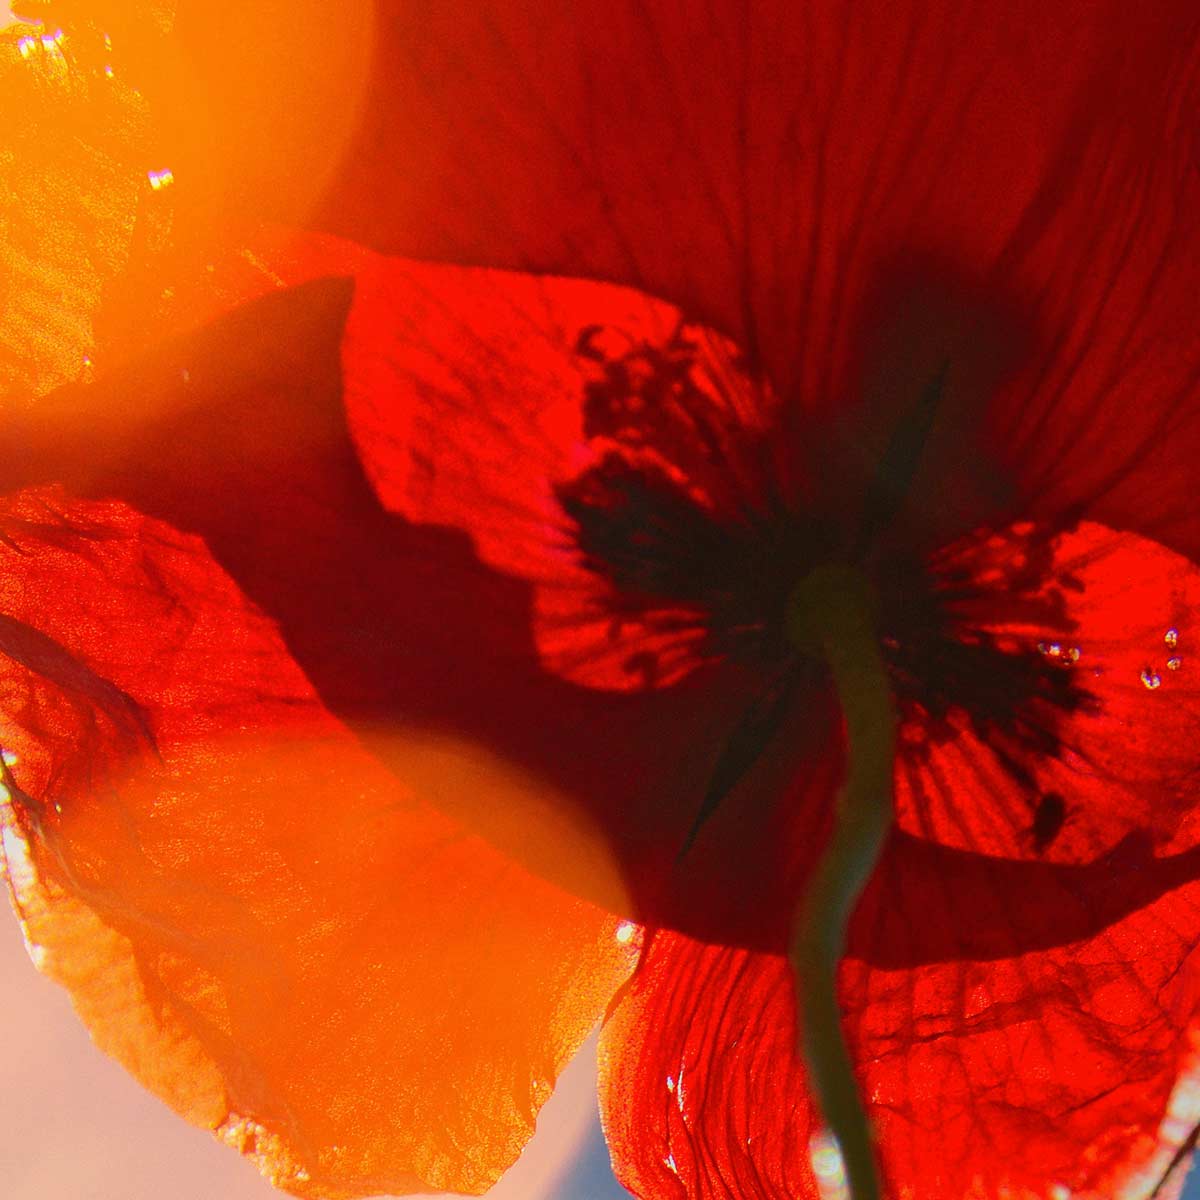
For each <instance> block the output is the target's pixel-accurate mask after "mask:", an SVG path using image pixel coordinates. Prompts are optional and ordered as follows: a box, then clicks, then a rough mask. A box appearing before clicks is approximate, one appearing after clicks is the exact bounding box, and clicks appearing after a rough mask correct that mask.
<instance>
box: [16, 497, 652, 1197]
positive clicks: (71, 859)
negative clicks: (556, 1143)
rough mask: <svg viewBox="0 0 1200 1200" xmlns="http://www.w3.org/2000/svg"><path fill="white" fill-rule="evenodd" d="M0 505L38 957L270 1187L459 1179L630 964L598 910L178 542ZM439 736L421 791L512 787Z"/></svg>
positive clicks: (95, 1025) (150, 1082) (154, 1080)
mask: <svg viewBox="0 0 1200 1200" xmlns="http://www.w3.org/2000/svg"><path fill="white" fill-rule="evenodd" d="M4 517H5V520H4V528H5V531H6V533H7V534H8V535H9V536H10V537H11V538H12V539H13V541H14V543H16V544H18V545H19V546H20V551H21V553H19V554H17V553H13V554H8V555H6V557H7V558H8V562H7V563H6V566H5V577H4V593H5V596H4V605H3V607H4V609H5V611H6V612H7V613H8V614H10V617H11V619H12V620H13V622H14V624H13V626H12V628H11V629H9V630H8V632H7V634H6V637H7V638H8V645H7V647H6V649H8V651H9V653H10V654H15V655H16V656H17V657H16V658H12V657H8V658H5V659H3V660H0V664H2V666H0V688H2V689H3V695H4V710H5V713H6V728H5V730H4V735H3V741H4V745H5V750H6V752H7V754H8V758H9V759H10V760H12V765H11V768H10V771H11V773H10V774H9V776H8V786H9V791H10V793H11V796H12V803H11V805H10V806H9V811H8V814H7V818H6V825H5V846H6V853H7V857H8V862H9V871H10V877H11V880H12V884H13V888H14V892H15V896H16V900H17V903H18V905H19V907H20V910H21V913H22V915H23V917H24V919H25V923H26V931H27V935H28V937H29V939H30V941H31V943H32V944H33V945H34V946H35V947H36V953H37V956H38V957H39V959H40V962H41V965H42V966H43V969H44V970H45V971H46V972H47V973H48V974H50V975H51V976H52V977H54V978H55V979H57V980H58V981H60V982H61V983H63V984H65V985H66V986H67V987H68V988H70V990H71V992H72V994H73V997H74V1000H75V1003H76V1006H77V1008H78V1009H79V1011H80V1014H81V1016H82V1017H83V1018H84V1019H85V1021H86V1022H87V1023H88V1025H89V1026H90V1028H91V1029H92V1032H93V1035H94V1037H95V1039H96V1041H97V1042H98V1043H99V1044H100V1045H101V1046H102V1047H103V1048H104V1049H105V1050H106V1051H108V1052H109V1053H111V1054H113V1055H114V1056H115V1057H117V1058H118V1059H119V1060H120V1061H121V1062H122V1063H123V1064H124V1065H125V1066H126V1067H128V1068H129V1069H130V1070H131V1071H132V1072H133V1073H134V1074H135V1075H136V1076H137V1077H138V1078H139V1079H140V1080H141V1081H142V1082H144V1083H145V1084H146V1085H147V1086H149V1087H151V1088H152V1089H153V1090H154V1091H156V1092H157V1093H158V1094H159V1095H160V1096H161V1097H162V1098H163V1099H164V1100H166V1101H167V1102H168V1103H169V1104H171V1105H172V1106H173V1107H174V1108H176V1109H177V1110H178V1111H179V1112H180V1113H182V1114H183V1115H184V1116H186V1117H187V1118H188V1119H189V1120H191V1121H193V1122H195V1123H197V1124H200V1125H204V1126H208V1127H210V1128H212V1129H214V1130H215V1131H217V1132H218V1133H219V1135H220V1136H222V1137H223V1138H224V1139H225V1140H226V1141H228V1142H230V1143H231V1144H233V1145H235V1146H237V1147H238V1148H239V1149H240V1150H242V1151H243V1152H244V1153H246V1154H249V1155H252V1156H253V1157H255V1158H256V1159H257V1160H258V1163H259V1166H260V1167H261V1169H262V1170H263V1171H264V1173H265V1174H267V1175H268V1177H270V1178H271V1179H272V1181H273V1182H276V1183H277V1184H279V1185H280V1186H283V1187H285V1188H287V1189H289V1190H291V1191H293V1192H295V1193H297V1194H300V1195H311V1196H329V1197H350V1196H361V1195H368V1194H377V1193H380V1192H390V1193H405V1192H413V1191H424V1190H441V1189H446V1190H454V1191H463V1192H480V1191H483V1190H484V1189H485V1188H487V1187H488V1186H489V1185H490V1184H491V1183H492V1182H493V1181H494V1180H495V1179H496V1178H497V1177H498V1175H499V1174H500V1173H501V1172H502V1171H503V1170H504V1169H505V1168H506V1167H507V1166H508V1165H509V1164H510V1163H511V1162H512V1161H513V1160H514V1159H515V1157H516V1156H517V1154H518V1152H519V1151H520V1149H521V1147H522V1145H523V1144H524V1142H525V1141H526V1140H527V1138H528V1137H529V1135H530V1134H531V1132H532V1129H533V1121H534V1117H535V1115H536V1112H537V1110H538V1108H539V1107H540V1105H541V1103H542V1102H543V1101H544V1100H545V1099H546V1097H547V1096H548V1095H549V1092H550V1090H551V1088H552V1086H553V1083H554V1080H555V1078H556V1076H557V1074H558V1072H559V1070H560V1069H561V1068H562V1066H563V1065H564V1063H565V1062H566V1061H567V1059H568V1058H569V1057H570V1056H571V1055H572V1054H573V1053H574V1051H575V1049H576V1048H577V1047H578V1045H579V1044H580V1042H581V1041H582V1040H583V1038H584V1037H585V1036H586V1034H587V1032H588V1030H589V1029H590V1028H591V1027H592V1026H593V1025H594V1024H595V1022H596V1021H597V1020H598V1018H599V1016H600V1015H601V1013H602V1011H603V1008H604V1005H605V1004H606V1002H607V1001H608V999H609V997H611V995H612V993H613V991H614V989H615V988H616V987H617V986H618V985H619V984H620V982H621V980H622V979H623V978H624V977H625V975H626V973H627V971H628V969H629V967H630V957H631V954H632V950H631V949H630V947H629V945H628V944H625V943H623V942H621V941H619V940H618V939H617V938H616V936H615V932H616V931H615V928H614V926H615V922H614V921H613V920H612V919H611V918H608V917H606V916H605V915H604V914H603V913H601V912H600V911H599V910H598V909H596V908H594V907H592V906H590V905H588V904H586V903H584V902H582V901H578V900H575V899H573V898H570V897H568V896H566V895H565V894H564V893H562V892H560V891H559V890H558V889H557V888H555V887H554V886H553V885H551V884H548V883H545V882H542V881H540V880H537V879H535V878H533V877H532V876H531V875H529V874H528V873H527V872H526V871H524V870H523V869H522V868H520V867H518V866H516V865H514V863H512V862H511V861H510V860H509V859H507V858H506V857H505V856H503V855H502V854H500V853H499V852H497V851H496V850H494V849H492V848H491V847H490V846H489V845H488V844H486V843H484V842H483V841H482V840H481V839H480V838H479V837H477V836H474V835H472V834H470V833H468V832H467V831H466V830H465V829H464V828H463V827H462V826H460V825H459V824H458V823H457V822H456V821H454V820H453V819H452V818H450V817H448V816H445V815H443V814H441V813H439V812H437V811H435V810H434V809H432V808H431V807H430V806H429V805H427V804H426V803H424V802H423V801H422V800H421V799H420V798H419V797H418V796H417V795H415V794H414V792H413V789H412V787H411V786H409V785H407V784H405V783H402V782H400V781H399V780H398V779H397V778H396V776H395V775H394V774H392V773H391V772H389V771H386V770H384V769H383V768H382V767H381V766H379V765H378V763H377V762H376V761H375V760H374V759H373V758H372V757H370V756H369V755H368V754H367V753H366V752H365V751H364V750H363V749H362V747H361V746H360V744H359V743H358V742H357V741H356V740H355V738H354V737H353V736H352V735H350V734H349V733H348V732H346V731H345V729H344V728H343V727H342V726H340V725H339V724H338V723H337V722H336V721H334V720H333V719H332V718H331V717H330V716H329V715H328V714H327V713H326V711H325V710H324V709H323V708H322V706H321V705H320V703H319V702H318V701H317V699H316V698H315V695H314V693H313V691H312V689H311V687H310V686H309V684H308V683H307V681H306V680H305V679H304V677H303V676H302V675H301V674H300V672H299V670H298V669H297V668H296V667H295V665H294V663H293V662H292V660H291V658H290V657H289V655H288V654H287V652H286V650H285V649H284V647H283V645H282V644H281V642H280V640H279V637H278V634H277V632H276V631H275V628H274V627H273V625H272V624H271V623H270V622H268V621H267V620H266V619H265V618H263V617H262V616H261V615H260V614H258V613H257V612H256V611H255V610H254V609H253V608H251V607H250V606H249V605H248V604H247V603H246V602H245V601H244V600H243V599H242V598H241V596H240V595H239V593H238V592H237V590H236V589H235V588H234V587H233V585H232V584H231V583H230V582H229V581H228V579H227V578H226V577H225V576H224V575H223V574H222V573H221V572H220V571H219V569H217V568H216V567H215V566H214V565H213V563H212V561H211V559H210V558H209V557H208V555H207V553H206V552H205V551H204V549H203V547H202V545H201V544H200V543H199V542H198V541H196V540H195V539H192V538H187V537H184V536H181V535H178V534H175V533H173V532H171V531H170V530H168V529H167V528H166V527H165V526H162V525H159V524H157V523H155V522H152V521H148V520H146V519H144V518H141V517H137V516H135V515H133V514H132V513H130V512H129V510H127V509H124V508H121V507H120V506H117V505H99V504H96V505H81V504H76V505H73V506H72V507H70V508H67V507H65V506H62V505H59V504H58V503H57V501H56V499H55V497H54V496H53V494H52V493H42V494H41V495H33V494H29V493H27V494H26V495H25V497H24V498H23V499H22V500H18V501H13V502H9V504H8V506H7V507H6V510H5V514H4ZM68 529H69V530H70V534H71V536H70V537H66V536H64V534H65V532H66V531H67V530H68ZM68 547H69V548H68ZM33 617H36V618H37V621H38V624H39V626H40V627H41V629H42V631H43V633H44V634H45V635H47V637H48V638H50V639H53V640H54V642H56V643H58V645H59V646H60V647H61V649H62V650H63V651H66V652H67V653H69V654H70V656H71V659H72V660H73V661H74V662H75V663H76V664H77V667H76V670H75V671H74V673H72V672H71V671H70V670H68V669H67V667H66V666H64V665H63V664H64V663H65V662H66V661H67V660H66V659H65V658H61V659H60V658H56V657H55V655H56V654H60V653H61V651H52V650H51V649H49V648H48V646H49V645H52V643H48V642H46V641H45V639H43V641H37V640H36V638H34V637H33V636H32V635H22V633H21V627H20V626H19V625H18V624H17V622H21V621H24V620H26V619H32V618H33ZM23 638H24V640H22V639H23ZM22 657H24V659H25V660H26V661H33V660H34V659H37V665H38V666H39V668H40V669H41V671H42V673H41V674H35V673H34V672H33V671H31V670H28V669H27V668H26V667H25V666H22V665H18V661H17V659H19V658H22ZM83 664H86V665H83ZM51 679H53V680H54V682H50V680H51ZM98 680H99V681H103V682H104V684H105V685H106V686H103V687H102V686H100V684H99V683H97V681H98ZM134 706H136V707H134ZM133 713H138V714H140V716H141V718H142V722H141V723H140V724H139V721H138V720H137V719H135V718H134V717H132V716H131V714H133ZM147 727H148V728H151V729H152V730H153V734H154V738H155V743H156V748H155V749H152V748H151V747H150V746H149V745H147V744H146V735H145V734H144V733H143V732H142V729H143V728H147ZM139 743H140V745H139ZM438 754H440V755H441V757H440V759H439V760H438V761H440V762H441V764H442V765H443V767H445V766H450V767H454V766H455V764H456V763H457V764H458V765H459V767H461V769H460V770H459V771H458V774H457V776H455V775H454V774H448V775H447V776H446V777H444V778H443V779H442V781H441V786H442V787H443V788H447V789H450V788H453V787H454V786H455V784H456V783H458V784H460V785H463V786H475V787H480V788H490V789H492V790H493V792H494V794H495V795H496V796H497V797H498V803H503V802H504V788H505V787H509V788H513V787H516V786H518V785H517V784H515V783H513V782H512V781H511V780H506V779H505V778H504V771H505V769H504V767H503V765H502V764H500V763H498V762H496V761H494V760H487V761H486V762H482V763H481V762H480V761H479V760H478V759H475V760H471V761H469V762H467V761H466V760H463V759H461V758H455V756H454V754H453V748H452V747H451V748H447V747H446V746H445V745H442V746H441V747H439V748H438ZM464 764H465V765H464ZM526 783H527V781H524V780H521V781H520V785H521V786H524V785H525V784H526Z"/></svg>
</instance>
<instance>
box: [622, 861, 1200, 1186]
mask: <svg viewBox="0 0 1200 1200" xmlns="http://www.w3.org/2000/svg"><path fill="white" fill-rule="evenodd" d="M1143 869H1144V868H1143V867H1141V866H1140V865H1139V866H1132V867H1130V868H1126V869H1122V868H1121V866H1120V865H1119V864H1112V865H1110V868H1109V870H1108V872H1107V873H1106V874H1105V875H1103V876H1101V875H1099V874H1097V875H1096V877H1095V878H1094V879H1093V880H1091V881H1090V882H1088V881H1084V880H1082V879H1072V878H1071V877H1070V876H1069V874H1061V875H1058V876H1056V877H1054V878H1053V879H1051V880H1048V881H1047V882H1046V884H1045V886H1043V887H1042V888H1041V890H1040V893H1039V895H1038V897H1037V899H1036V901H1033V902H1031V903H1030V904H1028V905H1023V906H1022V907H1021V908H1020V909H1019V910H1014V909H1012V907H1011V906H1010V904H1009V903H1008V899H1007V898H1008V897H1011V896H1012V895H1014V894H1020V893H1019V891H1011V890H1009V889H1010V888H1011V889H1020V888H1021V886H1022V881H1021V879H1020V878H1018V877H1014V878H1012V879H1005V880H1001V879H999V878H998V877H990V876H989V875H988V874H987V872H986V871H985V870H981V869H980V868H979V867H978V865H976V866H974V867H971V866H968V868H967V870H964V871H958V870H956V868H955V866H954V864H953V862H952V861H951V860H948V859H939V858H937V856H936V855H935V856H933V857H932V858H928V859H925V860H922V858H921V857H920V855H919V854H918V855H913V856H912V857H911V858H910V856H909V853H908V847H907V844H906V843H904V842H903V840H902V839H901V840H900V841H899V842H897V843H896V844H895V845H894V846H893V848H892V850H891V851H890V853H889V857H888V858H887V859H886V860H885V864H884V867H883V869H882V872H881V875H880V877H879V878H878V879H877V880H876V882H875V883H874V884H873V885H872V890H871V892H870V893H869V899H868V901H867V902H866V903H865V904H864V906H863V908H862V909H861V910H860V913H859V916H858V918H857V920H856V923H855V926H854V932H853V935H852V943H851V950H850V957H849V959H848V960H847V962H846V963H845V964H844V966H843V968H842V974H841V986H840V993H841V1001H842V1006H843V1010H844V1012H845V1014H846V1023H845V1028H846V1032H847V1035H848V1038H849V1040H850V1045H851V1050H852V1054H853V1056H854V1058H855V1059H856V1061H857V1063H858V1069H859V1077H860V1081H861V1084H862V1087H863V1089H864V1091H865V1094H866V1096H867V1098H868V1108H869V1111H870V1113H871V1116H872V1119H873V1121H874V1122H875V1124H876V1130H877V1134H878V1140H879V1148H880V1154H881V1158H882V1165H883V1170H884V1173H885V1176H886V1177H887V1178H888V1179H890V1180H891V1182H892V1186H893V1187H894V1189H895V1191H896V1194H897V1195H910V1194H911V1195H913V1196H920V1197H922V1198H928V1200H962V1197H964V1196H970V1197H980V1198H982V1197H994V1196H1011V1197H1020V1198H1021V1200H1059V1198H1061V1197H1065V1196H1070V1197H1076V1198H1079V1200H1093V1198H1095V1200H1112V1198H1113V1197H1120V1198H1122V1200H1125V1198H1129V1200H1132V1198H1134V1197H1137V1198H1142V1197H1145V1196H1147V1195H1148V1194H1149V1192H1150V1190H1151V1189H1152V1188H1153V1186H1154V1184H1155V1183H1156V1182H1157V1180H1158V1178H1159V1177H1161V1175H1162V1174H1163V1172H1164V1171H1165V1170H1166V1168H1167V1167H1168V1165H1170V1163H1171V1160H1172V1156H1173V1153H1174V1150H1175V1147H1176V1146H1178V1145H1179V1143H1180V1142H1181V1141H1182V1140H1183V1139H1184V1138H1185V1137H1186V1136H1187V1135H1188V1133H1189V1132H1190V1130H1191V1126H1192V1124H1194V1123H1195V1121H1196V1120H1197V1118H1198V1117H1200V1113H1198V1112H1197V1111H1196V1109H1195V1101H1194V1082H1192V1083H1189V1082H1188V1081H1189V1080H1192V1079H1193V1076H1194V1072H1195V1069H1196V1065H1197V1064H1196V1060H1195V1050H1194V1039H1193V1036H1192V1034H1191V1033H1190V1032H1189V1029H1190V1028H1191V1026H1192V1023H1193V1022H1194V1019H1195V994H1196V979H1195V964H1194V962H1193V957H1194V955H1193V947H1194V945H1195V937H1196V928H1197V920H1198V916H1197V912H1198V910H1197V901H1198V900H1200V893H1198V892H1197V885H1196V884H1195V883H1194V882H1191V880H1193V879H1194V878H1195V867H1194V866H1193V867H1192V868H1191V870H1190V871H1189V872H1188V874H1187V876H1186V878H1185V879H1182V880H1180V881H1179V883H1178V884H1177V885H1176V884H1172V883H1171V881H1170V880H1167V881H1166V883H1167V888H1166V890H1164V891H1163V892H1162V893H1161V894H1160V895H1159V896H1158V897H1157V898H1156V899H1154V900H1153V901H1152V902H1150V903H1148V904H1146V905H1145V906H1144V907H1142V906H1138V907H1136V908H1134V909H1133V910H1132V911H1129V912H1126V913H1125V914H1123V915H1122V914H1116V913H1111V914H1109V916H1110V918H1111V923H1107V922H1106V923H1104V924H1101V925H1099V926H1097V927H1096V928H1094V929H1093V930H1092V931H1091V932H1090V933H1087V934H1082V935H1080V934H1079V931H1078V930H1076V934H1077V936H1076V937H1075V938H1073V939H1072V940H1071V941H1070V942H1068V943H1066V944H1062V943H1059V944H1055V945H1049V944H1047V942H1046V940H1045V937H1044V935H1045V934H1046V933H1048V932H1051V931H1052V929H1053V925H1054V921H1055V907H1054V906H1055V905H1056V904H1057V905H1058V906H1060V908H1064V909H1070V908H1072V907H1078V908H1080V909H1083V908H1086V906H1087V905H1088V904H1089V902H1094V901H1095V900H1096V899H1097V898H1098V897H1099V896H1100V895H1102V894H1103V893H1104V892H1105V891H1106V890H1110V889H1111V890H1114V891H1118V892H1119V891H1121V890H1123V889H1126V888H1129V887H1133V886H1140V884H1135V880H1134V874H1135V873H1137V872H1140V871H1141V870H1143ZM1000 885H1003V886H1004V888H1005V890H1003V891H999V890H993V889H995V888H997V887H998V886H1000ZM1089 889H1090V890H1089ZM985 895H986V896H987V897H988V898H989V899H988V902H987V904H986V905H983V906H982V908H981V901H982V899H983V897H984V896H985ZM989 914H991V916H994V918H995V921H994V922H991V923H990V924H989V922H990V921H991V917H990V916H989ZM977 922H981V923H983V924H985V925H987V926H988V929H989V932H990V934H991V935H993V936H992V945H991V947H990V948H987V949H985V947H984V945H983V944H982V943H981V942H979V941H977V940H976V939H975V926H976V923H977ZM1031 923H1032V924H1031ZM1034 926H1041V928H1040V929H1039V928H1034ZM939 940H942V941H945V942H946V946H945V948H944V949H941V950H939V949H937V948H936V947H935V943H936V942H937V941H939ZM1039 942H1040V944H1039ZM876 950H878V951H879V952H880V953H881V954H882V955H884V956H885V958H886V959H887V961H886V962H884V961H872V954H873V953H874V952H875V951H876ZM860 954H861V955H864V956H865V959H864V958H863V957H859V955H860ZM905 956H907V958H906V957H905ZM794 1020H795V1006H794V994H793V989H792V981H791V975H790V970H789V968H788V965H787V963H786V961H785V960H784V959H783V958H782V957H779V956H769V955H762V954H754V953H752V952H748V951H743V950H738V949H736V948H730V947H720V946H712V945H705V944H703V943H698V942H693V941H690V940H687V939H683V938H680V937H678V936H676V935H671V934H661V935H659V936H658V937H657V938H656V939H655V940H654V941H653V942H652V943H651V944H650V949H649V951H648V955H647V958H646V960H645V962H644V963H643V965H642V966H641V968H640V970H639V972H638V974H637V975H636V976H635V978H634V980H633V981H632V982H631V984H630V985H629V988H628V990H627V991H626V992H625V993H624V994H623V996H622V999H621V1001H620V1003H619V1004H618V1006H617V1007H616V1010H615V1014H614V1016H613V1017H612V1018H611V1019H610V1021H609V1024H608V1025H607V1027H606V1032H605V1039H604V1042H603V1047H602V1049H603V1053H604V1059H603V1060H602V1061H603V1062H604V1065H605V1070H604V1077H603V1079H602V1084H601V1102H602V1107H603V1111H604V1118H605V1126H606V1130H607V1133H608V1137H609V1142H610V1145H611V1146H612V1148H613V1155H614V1162H615V1164H616V1167H617V1171H618V1177H619V1178H621V1179H622V1180H623V1181H624V1182H625V1184H626V1186H628V1187H630V1188H632V1189H633V1190H634V1191H635V1192H636V1194H637V1195H639V1196H641V1197H644V1198H646V1200H659V1198H663V1200H667V1198H669V1200H682V1198H685V1197H686V1198H689V1200H690V1198H692V1197H704V1198H705V1200H716V1198H723V1200H726V1198H727V1200H738V1198H740V1197H743V1196H747V1195H753V1196H761V1197H764V1198H768V1197H769V1198H772V1200H775V1198H778V1200H785V1198H786V1200H797V1198H799V1200H810V1198H811V1200H818V1197H819V1198H820V1200H830V1198H832V1197H838V1196H841V1195H843V1194H844V1193H842V1192H840V1191H839V1190H838V1184H839V1181H838V1171H837V1162H836V1157H835V1156H831V1154H830V1151H829V1148H828V1144H827V1139H825V1138H824V1137H823V1135H822V1133H821V1130H820V1126H819V1123H818V1122H817V1121H816V1120H815V1118H814V1114H813V1111H812V1107H811V1103H810V1101H809V1099H808V1095H807V1091H806V1088H805V1083H804V1078H803V1070H802V1068H801V1067H800V1066H799V1065H798V1064H797V1062H796V1061H795V1059H794V1057H793V1050H792V1047H793V1045H794V1040H793V1039H794ZM1189 1088H1190V1092H1189ZM1173 1097H1174V1098H1173ZM1189 1105H1190V1107H1189ZM814 1168H816V1169H814Z"/></svg>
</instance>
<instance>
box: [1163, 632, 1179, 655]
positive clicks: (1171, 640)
mask: <svg viewBox="0 0 1200 1200" xmlns="http://www.w3.org/2000/svg"><path fill="white" fill-rule="evenodd" d="M1163 641H1164V642H1166V644H1167V649H1168V650H1174V649H1175V647H1176V646H1178V645H1179V630H1178V629H1168V630H1167V632H1166V633H1165V634H1164V635H1163Z"/></svg>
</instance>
